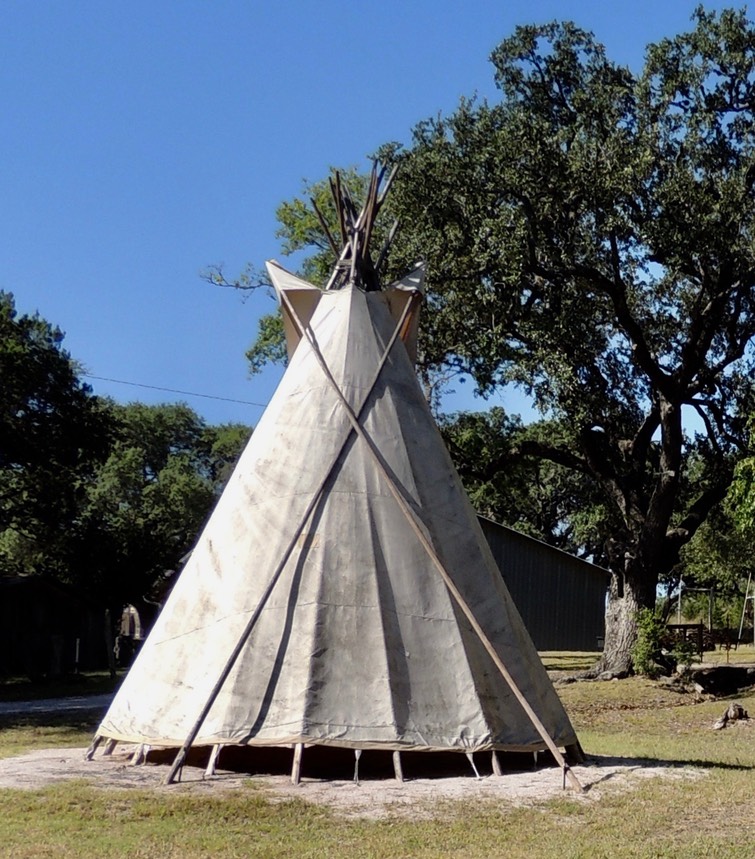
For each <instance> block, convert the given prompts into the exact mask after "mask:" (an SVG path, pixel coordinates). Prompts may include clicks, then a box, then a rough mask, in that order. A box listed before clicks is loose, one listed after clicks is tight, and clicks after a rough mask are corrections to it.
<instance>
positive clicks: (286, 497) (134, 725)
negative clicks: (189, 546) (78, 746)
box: [98, 264, 577, 752]
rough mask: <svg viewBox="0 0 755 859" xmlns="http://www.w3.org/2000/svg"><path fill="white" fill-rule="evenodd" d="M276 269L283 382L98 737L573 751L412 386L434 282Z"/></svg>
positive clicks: (569, 731) (166, 742)
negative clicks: (335, 286)
mask: <svg viewBox="0 0 755 859" xmlns="http://www.w3.org/2000/svg"><path fill="white" fill-rule="evenodd" d="M270 273H271V276H272V278H273V281H274V282H275V283H276V286H277V288H278V291H279V295H280V297H281V302H282V306H283V310H284V319H285V320H286V322H287V327H288V331H287V335H288V336H287V339H288V344H289V349H290V350H291V352H292V354H291V359H290V363H289V366H288V369H287V370H286V373H285V374H284V377H283V379H282V381H281V383H280V385H279V387H278V389H277V391H276V393H275V395H274V396H273V398H272V400H271V402H270V404H269V406H268V408H267V409H266V411H265V413H264V415H263V417H262V419H261V420H260V422H259V424H258V426H257V427H256V429H255V431H254V433H253V435H252V437H251V440H250V442H249V444H248V446H247V448H246V450H245V451H244V453H243V454H242V456H241V458H240V460H239V462H238V465H237V467H236V469H235V471H234V473H233V475H232V477H231V479H230V481H229V483H228V485H227V487H226V489H225V491H224V492H223V495H222V496H221V498H220V500H219V502H218V504H217V506H216V509H215V511H214V512H213V514H212V516H211V518H210V520H209V522H208V524H207V526H206V527H205V529H204V531H203V533H202V535H201V536H200V538H199V540H198V542H197V545H196V547H195V549H194V551H193V552H192V555H191V558H190V560H189V562H188V563H187V565H186V567H185V569H184V570H183V572H182V573H181V576H180V578H179V581H178V582H177V584H176V586H175V588H174V589H173V592H172V593H171V595H170V597H169V599H168V601H167V603H166V605H165V607H164V608H163V611H162V612H161V614H160V616H159V618H158V620H157V622H156V624H155V626H154V628H153V629H152V631H151V633H150V635H149V637H148V639H147V641H146V642H145V644H144V646H143V648H142V650H141V652H140V653H139V656H138V657H137V660H136V662H135V663H134V665H133V667H132V668H131V670H130V672H129V674H128V676H127V677H126V679H125V680H124V683H123V685H122V686H121V689H120V690H119V692H118V694H117V695H116V697H115V699H114V701H113V703H112V705H111V707H110V709H109V710H108V712H107V714H106V715H105V718H104V719H103V721H102V723H101V725H100V727H99V729H98V736H99V737H108V738H111V739H114V740H119V741H127V742H136V743H143V744H149V745H153V746H154V745H159V746H181V745H182V744H184V743H185V742H186V739H187V737H189V736H191V742H192V743H193V744H194V745H217V744H240V745H252V746H253V745H297V744H315V745H323V746H341V747H346V748H354V749H385V750H393V751H402V750H406V751H409V750H422V751H462V752H473V751H481V750H485V749H496V750H515V751H522V750H539V749H543V748H546V746H547V745H548V743H547V742H546V741H545V740H544V736H543V729H544V731H545V732H547V736H548V737H549V738H550V740H552V742H553V743H554V744H555V745H557V746H558V747H561V748H564V747H569V746H576V745H577V738H576V735H575V732H574V730H573V728H572V726H571V724H570V722H569V718H568V716H567V714H566V712H565V711H564V709H563V706H562V705H561V702H560V701H559V699H558V696H557V695H556V693H555V690H554V688H553V686H552V684H551V682H550V679H549V678H548V675H547V673H546V672H545V669H544V668H543V665H542V663H541V661H540V659H539V657H538V654H537V652H536V651H535V648H534V646H533V644H532V642H531V640H530V638H529V635H528V634H527V631H526V629H525V627H524V625H523V623H522V621H521V618H520V617H519V614H518V612H517V610H516V608H515V606H514V604H513V602H512V600H511V597H510V596H509V594H508V591H507V590H506V587H505V585H504V582H503V580H502V578H501V575H500V572H499V570H498V568H497V566H496V564H495V561H494V559H493V557H492V555H491V553H490V550H489V548H488V545H487V542H486V541H485V538H484V536H483V534H482V531H481V530H480V526H479V524H478V522H477V518H476V515H475V513H474V510H473V509H472V507H471V504H470V502H469V500H468V499H467V497H466V494H465V492H464V489H463V487H462V485H461V482H460V480H459V477H458V475H457V474H456V472H455V469H454V467H453V465H452V463H451V460H450V457H449V455H448V453H447V451H446V448H445V446H444V443H443V441H442V438H441V436H440V434H439V432H438V430H437V427H436V426H435V423H434V420H433V418H432V415H431V412H430V410H429V408H428V406H427V403H426V400H425V398H424V396H423V392H422V390H421V387H420V385H419V383H418V381H417V378H416V376H415V373H414V367H413V362H412V359H411V357H410V350H412V349H413V343H414V342H415V338H416V315H417V308H418V305H419V297H420V290H419V279H420V274H421V273H415V274H413V275H412V276H410V277H409V278H407V279H406V280H405V281H404V282H402V283H400V284H396V285H394V287H392V288H389V289H387V290H383V291H376V292H365V291H362V290H361V289H359V288H358V287H357V286H354V285H353V284H352V285H348V286H346V287H345V288H343V289H339V290H335V291H329V292H323V291H320V290H315V291H312V290H313V289H314V288H312V287H310V286H309V285H307V284H305V283H304V282H303V281H300V280H299V279H298V278H296V277H295V276H293V275H290V274H288V273H286V272H284V271H283V270H282V269H281V268H280V267H279V266H277V264H271V266H270ZM444 576H445V577H446V579H444ZM455 594H456V595H455ZM464 606H466V610H465V609H464ZM470 617H471V620H470ZM486 645H487V646H486ZM491 650H492V653H491ZM232 655H233V658H231V657H232ZM229 660H230V661H229ZM498 662H500V663H503V664H504V665H505V668H506V671H507V674H508V679H507V678H506V676H504V675H503V674H502V673H501V670H500V668H499V666H498V664H497V663H498ZM218 678H221V682H220V683H218ZM523 701H524V703H523ZM203 710H206V712H205V713H203ZM533 713H534V714H535V716H536V718H535V720H534V721H533V717H532V714H533ZM200 714H201V716H200ZM198 717H199V722H197V720H198ZM538 724H539V725H540V727H538ZM192 732H193V735H192Z"/></svg>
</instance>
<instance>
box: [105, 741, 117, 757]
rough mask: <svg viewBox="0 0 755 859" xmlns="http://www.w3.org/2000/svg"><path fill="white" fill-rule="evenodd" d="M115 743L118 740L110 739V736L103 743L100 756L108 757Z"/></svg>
mask: <svg viewBox="0 0 755 859" xmlns="http://www.w3.org/2000/svg"><path fill="white" fill-rule="evenodd" d="M117 743H118V740H114V739H112V738H111V739H109V740H108V741H107V742H106V743H105V748H104V749H103V750H102V757H103V758H106V757H108V756H110V755H112V754H113V749H114V748H115V746H116V744H117Z"/></svg>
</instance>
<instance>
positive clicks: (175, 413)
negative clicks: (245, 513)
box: [75, 403, 249, 607]
mask: <svg viewBox="0 0 755 859" xmlns="http://www.w3.org/2000/svg"><path fill="white" fill-rule="evenodd" d="M111 409H112V413H113V416H114V420H115V425H116V430H115V433H114V442H113V444H112V447H111V449H110V453H109V456H108V458H107V459H106V460H105V462H104V463H103V464H102V466H101V467H100V468H99V470H98V472H97V474H96V476H95V479H94V480H92V481H91V482H90V483H89V484H88V485H87V487H86V502H85V503H84V504H83V505H82V508H81V511H80V524H79V528H78V531H77V534H76V547H75V554H76V556H77V557H78V566H77V569H76V571H75V577H76V580H77V581H78V582H79V583H80V584H86V586H87V588H88V589H89V590H90V592H93V593H95V594H97V596H98V597H99V598H100V599H101V600H103V601H104V602H105V603H106V604H108V605H112V606H115V607H119V606H120V605H121V604H123V603H135V604H139V603H140V601H142V600H144V599H147V598H150V597H154V596H155V595H157V596H159V592H160V589H161V587H162V585H163V582H164V577H165V576H166V575H167V574H170V573H171V572H172V571H174V570H175V569H177V567H178V565H179V562H180V560H181V558H182V557H183V555H185V554H186V552H187V551H188V550H189V549H190V548H191V546H192V545H193V543H194V540H195V539H196V536H197V533H198V531H199V529H200V528H201V526H202V524H203V523H204V521H205V519H206V518H207V516H208V514H209V512H210V510H211V509H212V506H213V504H214V502H215V500H216V498H217V495H218V494H219V492H220V489H221V488H222V485H223V483H224V482H225V480H227V478H228V476H229V473H230V468H231V467H232V465H233V463H234V462H235V460H236V458H237V457H238V455H239V453H240V452H241V448H242V447H243V445H244V444H245V443H246V440H247V439H248V436H249V430H248V429H247V428H245V427H241V426H239V425H231V424H229V425H226V426H223V427H207V426H206V425H205V423H204V421H203V420H202V419H201V418H200V417H199V416H198V415H197V414H196V413H195V412H194V411H192V410H191V409H190V408H189V407H188V406H185V405H182V404H179V405H158V406H147V405H144V404H141V403H131V404H129V405H127V406H118V405H112V406H111ZM155 589H157V594H155V593H153V592H154V591H155Z"/></svg>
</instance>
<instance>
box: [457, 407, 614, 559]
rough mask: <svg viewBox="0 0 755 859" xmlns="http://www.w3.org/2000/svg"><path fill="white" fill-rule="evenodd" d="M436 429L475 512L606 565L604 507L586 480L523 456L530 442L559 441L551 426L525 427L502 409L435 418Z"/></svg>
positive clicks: (606, 513) (606, 517)
mask: <svg viewBox="0 0 755 859" xmlns="http://www.w3.org/2000/svg"><path fill="white" fill-rule="evenodd" d="M440 429H441V433H442V434H443V437H444V440H445V442H446V444H447V446H448V448H449V451H450V453H451V457H452V459H453V460H454V465H455V466H456V468H457V470H458V471H459V474H460V475H461V478H462V480H463V481H464V485H465V488H466V490H467V492H468V494H469V497H470V499H471V501H472V504H473V506H474V507H475V509H476V510H477V511H478V512H479V513H481V514H482V515H484V516H488V517H489V518H491V519H494V520H495V521H497V522H501V523H503V524H505V525H509V526H511V527H513V528H516V529H517V530H519V531H521V532H522V533H525V534H529V535H530V536H533V537H537V538H539V539H541V540H544V541H545V542H547V543H549V544H550V545H553V546H557V547H558V548H560V549H563V550H565V551H570V552H572V553H574V554H577V555H581V556H589V557H590V558H592V559H593V561H594V562H595V563H599V564H606V563H607V562H608V559H607V557H606V556H605V554H604V553H605V541H606V534H607V533H608V532H609V531H610V528H611V527H612V523H611V521H610V519H611V513H612V511H611V510H610V509H607V508H606V506H605V504H604V503H603V501H602V499H601V498H600V497H599V495H598V493H596V491H595V488H594V486H592V485H591V484H590V482H589V481H588V480H587V479H586V478H585V477H584V475H580V474H577V473H575V472H573V471H571V470H570V469H568V468H565V467H564V466H562V465H560V464H558V463H554V462H550V461H548V460H543V459H539V458H537V457H532V456H529V455H527V454H526V450H527V446H528V444H529V443H530V442H531V441H533V440H537V441H539V442H542V441H543V440H545V439H551V440H552V439H554V438H559V437H560V436H561V434H562V433H563V427H561V426H559V425H558V424H557V423H556V422H553V421H539V422H536V423H533V424H530V425H528V426H525V425H523V424H522V422H521V420H520V419H519V418H518V417H511V416H509V415H507V414H506V413H505V412H504V411H503V409H501V408H493V409H491V410H490V411H489V412H486V413H461V414H457V415H452V416H446V417H443V418H441V419H440Z"/></svg>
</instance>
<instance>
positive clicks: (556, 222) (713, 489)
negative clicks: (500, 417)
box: [215, 9, 755, 671]
mask: <svg viewBox="0 0 755 859" xmlns="http://www.w3.org/2000/svg"><path fill="white" fill-rule="evenodd" d="M491 59H492V62H493V65H494V68H495V79H496V83H497V85H498V87H499V90H500V94H501V95H500V100H498V101H496V102H495V103H486V102H477V101H464V102H462V104H461V105H460V107H459V108H458V110H457V111H456V112H455V113H454V114H453V115H451V116H449V117H447V118H443V117H440V118H435V119H431V120H428V121H426V122H423V123H420V125H418V126H417V128H416V129H415V131H414V136H413V142H412V144H411V146H409V147H408V148H406V149H403V150H402V149H401V148H400V147H396V146H395V145H388V146H386V147H384V148H383V150H382V151H381V153H380V156H381V157H382V159H383V160H386V161H388V162H392V161H397V162H398V163H399V164H400V172H399V176H398V179H397V180H396V182H395V183H394V189H393V190H392V192H391V197H390V198H389V203H388V205H387V206H386V207H385V211H386V213H387V212H388V211H389V210H390V215H391V216H396V217H398V218H399V219H400V221H401V229H400V231H399V233H398V237H397V239H396V241H395V242H394V246H393V251H392V255H391V257H390V258H389V270H388V271H387V272H385V275H386V277H390V276H392V275H394V274H398V273H401V272H402V271H403V270H405V269H406V267H407V266H408V265H410V264H411V263H413V262H415V261H416V260H418V259H426V260H427V261H428V283H427V286H428V302H427V303H428V305H429V307H428V309H427V310H426V312H425V315H424V323H423V324H424V328H423V331H422V343H421V347H422V348H421V355H422V360H423V365H424V370H425V371H426V372H427V371H428V370H429V369H431V368H436V369H437V368H449V367H450V368H452V369H459V370H463V371H466V372H468V373H470V374H471V375H472V377H473V378H474V379H475V381H476V383H477V386H478V388H479V390H480V391H481V392H483V393H486V392H490V391H492V390H493V389H495V388H496V387H499V386H505V385H509V384H514V385H518V386H520V387H521V388H522V389H524V390H525V391H526V392H528V393H529V394H530V395H531V397H532V400H533V402H534V403H535V404H536V405H537V406H538V407H539V408H540V409H541V410H542V412H543V414H544V416H546V417H547V418H548V419H549V420H551V421H553V422H555V423H556V424H557V425H558V427H559V432H558V435H557V436H553V435H552V434H551V435H549V434H545V435H543V436H541V437H539V438H538V437H537V435H536V434H534V435H532V436H531V437H530V438H528V439H525V440H523V441H522V443H521V445H520V447H519V453H520V454H521V455H523V456H530V457H536V458H539V459H541V460H545V461H549V462H552V463H555V464H557V465H558V466H560V467H562V468H565V469H569V470H571V471H572V472H574V473H575V475H577V476H579V477H580V478H583V479H585V480H587V481H589V482H590V484H591V485H592V487H593V488H594V490H596V491H598V492H599V493H600V495H601V497H602V499H603V502H604V505H605V507H606V509H607V508H608V507H611V508H612V509H613V511H614V516H613V517H609V519H611V520H612V521H613V523H614V524H613V527H612V530H611V533H610V534H609V535H607V539H606V541H605V546H604V553H603V554H604V557H605V558H606V559H607V561H608V563H609V564H610V568H611V571H612V574H613V576H612V582H611V587H610V599H609V605H608V610H607V627H606V649H605V652H604V655H603V659H602V667H603V668H605V669H608V670H612V671H623V670H626V669H628V668H630V666H631V648H632V645H633V642H634V640H635V637H636V615H637V612H638V610H639V609H640V608H642V607H649V606H652V605H653V604H654V602H655V598H656V587H657V584H658V582H659V579H660V578H661V577H663V576H668V574H669V573H670V571H671V570H672V569H673V568H674V566H675V565H676V564H677V563H678V562H679V557H680V550H681V549H682V547H683V546H684V545H685V544H687V543H688V542H689V541H690V539H691V538H692V537H693V536H694V534H695V533H696V531H697V530H698V529H699V528H700V526H701V524H702V523H703V522H704V521H705V519H706V517H707V516H708V514H709V513H710V512H711V511H712V510H713V509H714V508H715V507H716V505H718V504H719V503H720V502H721V500H722V499H723V497H724V496H725V494H726V491H727V488H728V486H729V484H730V482H731V478H732V473H733V468H734V466H735V464H736V462H737V460H738V459H739V458H741V456H742V455H743V453H744V452H745V450H746V447H747V438H746V433H745V431H744V430H745V421H744V416H745V415H746V414H747V413H748V412H749V411H750V409H751V407H752V396H753V385H752V370H753V346H752V341H753V337H754V336H755V312H754V311H755V307H754V306H753V302H754V300H755V244H754V243H753V239H754V233H753V228H754V227H755V30H754V29H753V26H752V24H751V23H750V22H749V21H748V20H747V18H746V16H745V13H744V12H740V11H724V12H722V13H720V15H716V14H715V13H708V12H705V11H704V10H702V9H698V10H697V11H696V13H695V16H694V27H693V29H692V30H691V31H690V32H688V33H684V34H681V35H679V36H677V37H675V38H673V39H666V40H663V41H661V42H659V43H657V44H654V45H650V46H649V47H648V49H647V53H646V61H645V65H644V68H643V70H642V71H641V72H640V73H639V74H634V73H632V72H631V71H630V70H628V69H626V68H623V67H621V66H619V65H617V64H615V63H613V62H612V61H611V60H610V59H609V58H608V57H607V55H606V53H605V51H604V49H603V47H602V46H601V45H600V44H598V43H597V42H596V41H595V39H594V38H593V36H592V35H591V34H589V33H587V32H584V31H582V30H580V29H578V28H577V27H575V26H574V25H572V24H569V23H561V24H560V23H553V24H549V25H546V26H527V27H518V28H517V29H516V30H515V32H514V34H513V35H512V36H511V37H510V38H508V39H505V40H504V41H503V42H502V43H501V44H500V45H499V46H498V48H496V50H495V51H494V52H493V54H492V58H491ZM312 187H313V188H315V189H317V190H318V191H321V190H322V189H323V184H319V185H315V186H312ZM287 205H288V208H285V209H281V210H280V211H281V214H284V215H286V217H287V218H288V221H286V220H284V219H282V221H283V230H284V236H285V237H286V238H287V240H288V243H289V247H290V249H293V250H297V249H299V248H301V247H307V246H309V247H310V248H312V249H313V250H314V252H315V256H316V257H317V259H318V261H319V262H318V265H313V264H312V263H311V262H310V264H309V265H310V268H311V269H313V270H318V266H319V268H323V265H322V261H323V259H325V258H327V256H328V253H329V252H328V250H327V247H326V245H325V243H324V240H323V238H322V235H320V237H319V238H317V235H318V234H317V227H316V225H317V220H316V218H315V216H314V214H313V212H312V210H311V208H308V207H307V205H306V203H302V202H301V201H294V203H292V204H287ZM215 274H216V275H217V273H215ZM215 279H216V280H222V278H219V277H216V278H215ZM273 339H274V338H273ZM269 342H272V341H269ZM268 345H269V344H268ZM507 455H508V454H507ZM691 464H693V465H694V467H691ZM489 467H490V469H492V470H495V463H491V464H490V466H489Z"/></svg>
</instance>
